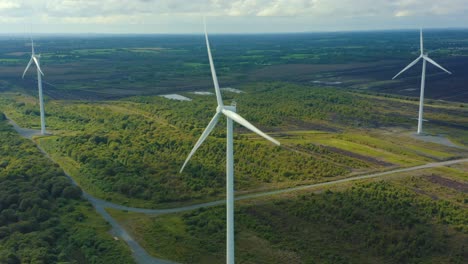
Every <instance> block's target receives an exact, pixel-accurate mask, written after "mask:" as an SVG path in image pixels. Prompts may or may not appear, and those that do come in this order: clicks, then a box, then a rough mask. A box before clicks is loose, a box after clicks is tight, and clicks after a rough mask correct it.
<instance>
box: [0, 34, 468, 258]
mask: <svg viewBox="0 0 468 264" xmlns="http://www.w3.org/2000/svg"><path fill="white" fill-rule="evenodd" d="M35 40H36V42H35V43H37V46H36V50H37V51H38V52H40V53H41V55H42V56H41V62H42V65H43V70H44V72H45V77H44V92H45V94H46V98H45V99H46V100H45V109H46V121H47V130H48V131H49V132H50V135H45V136H34V137H32V140H33V142H34V143H36V144H37V145H38V146H39V147H40V148H41V149H42V150H43V151H44V152H45V153H47V155H48V156H49V157H50V158H51V159H52V160H53V161H54V162H55V163H56V164H57V165H58V166H59V167H60V168H59V167H57V166H56V165H53V163H51V161H50V160H48V159H46V157H45V156H42V154H41V153H40V152H39V150H38V149H37V148H35V147H34V145H33V143H31V142H29V143H28V141H27V140H24V139H20V138H19V136H18V135H16V134H15V133H13V131H12V130H11V128H10V127H8V126H7V125H6V122H5V121H1V122H2V123H1V125H2V127H3V128H2V131H4V134H5V137H2V139H1V140H2V149H3V151H2V153H3V154H2V156H1V157H0V180H1V176H2V175H4V176H3V178H4V179H5V181H8V182H9V181H19V182H21V184H20V185H25V186H26V187H24V188H23V189H24V190H23V189H20V190H17V189H15V188H16V187H15V186H17V185H18V184H3V185H2V186H4V187H2V188H7V189H8V188H12V189H11V190H10V189H8V190H5V192H2V195H3V193H8V195H9V196H13V198H11V199H10V198H8V197H6V198H5V199H3V201H8V202H5V203H3V202H2V203H1V204H0V206H1V207H0V211H1V213H0V222H1V221H3V222H2V223H3V224H2V223H0V229H1V230H0V252H3V251H5V252H7V253H8V255H5V256H12V257H11V258H12V259H18V258H19V259H20V260H23V257H22V255H21V254H22V253H21V252H22V251H21V250H18V248H17V247H16V248H15V247H14V246H13V242H14V243H16V241H17V240H18V241H27V240H23V238H22V237H21V236H31V239H32V238H34V239H39V240H40V241H39V242H37V244H35V245H43V246H42V248H44V247H47V248H53V250H52V251H51V252H49V253H47V254H48V255H47V260H48V261H49V262H50V261H52V262H53V261H72V260H75V259H80V258H81V259H85V260H89V256H92V255H99V256H100V255H102V254H104V256H106V261H108V262H106V263H109V262H112V261H113V259H114V258H122V259H126V258H129V255H130V253H129V250H128V249H127V248H125V247H124V246H123V242H120V241H117V240H113V239H112V237H111V236H110V235H109V234H108V233H106V231H107V229H109V225H105V224H104V222H103V221H102V219H100V218H99V217H98V216H97V215H96V214H95V212H93V211H92V210H91V207H90V205H89V204H88V203H85V202H83V201H82V200H80V199H79V197H78V196H79V195H80V191H79V188H77V187H74V186H72V185H71V184H70V183H69V182H68V180H67V179H66V178H65V177H64V175H63V172H62V171H61V170H64V171H65V172H66V173H67V174H68V175H70V176H71V177H72V178H73V179H74V181H75V182H76V183H77V184H78V186H79V187H80V188H81V189H82V190H83V191H84V192H85V193H86V194H87V195H88V196H87V197H94V198H99V199H102V200H104V201H103V203H105V201H108V202H112V203H114V204H118V205H122V206H127V207H128V208H160V209H161V208H178V207H181V206H188V205H196V204H200V203H204V202H210V201H220V200H221V201H222V200H223V199H224V196H225V195H224V193H225V166H224V164H225V129H224V127H225V121H224V120H222V121H221V122H220V123H221V124H219V125H218V127H217V128H215V130H214V131H213V132H212V134H211V135H210V137H209V138H208V139H207V141H206V142H205V144H204V145H203V146H201V147H200V149H199V150H198V151H197V153H196V154H195V155H194V157H193V158H192V159H191V161H190V163H189V164H188V165H187V167H186V168H185V170H184V172H183V173H179V170H180V168H181V166H182V164H183V162H184V160H185V158H186V157H187V155H188V153H189V152H190V150H191V149H192V147H193V145H194V143H195V142H196V140H197V139H198V137H199V136H200V134H201V133H202V131H203V129H204V128H205V126H206V125H207V123H208V122H209V120H210V119H211V117H212V115H213V113H214V111H215V108H216V99H215V96H214V94H213V88H212V81H211V79H210V73H209V66H208V60H207V58H206V57H207V56H206V49H205V46H204V42H203V38H202V36H200V35H184V36H177V35H157V36H153V35H147V36H145V35H141V36H138V35H131V36H112V35H89V36H84V35H80V36H40V37H38V38H36V39H35ZM211 42H212V47H213V55H214V59H215V64H216V67H217V70H218V75H219V80H220V83H221V85H222V88H225V89H223V90H222V91H223V99H224V103H225V104H226V105H229V104H231V103H233V102H235V103H236V104H237V112H238V113H239V114H240V115H242V116H243V117H245V118H246V119H247V120H249V121H250V122H252V123H253V124H254V125H256V126H258V127H259V128H260V129H262V130H263V131H265V132H266V133H268V134H269V135H271V136H273V137H274V138H276V139H277V140H279V141H280V142H281V146H273V145H271V144H270V143H269V142H267V141H265V140H264V139H262V138H260V137H258V136H257V135H256V134H252V133H251V132H250V131H249V130H246V129H244V128H242V127H240V126H235V136H234V152H235V161H234V162H235V188H236V195H238V196H239V195H248V194H262V193H265V192H269V191H274V190H284V189H288V188H294V187H299V186H306V185H311V184H315V183H324V182H333V181H337V180H341V179H350V178H353V177H356V176H360V175H369V174H372V173H378V172H386V171H393V170H398V169H402V168H410V167H414V166H419V165H424V164H429V163H436V162H442V161H450V160H458V159H466V158H467V157H468V87H467V85H466V84H467V83H468V79H467V78H468V75H466V74H462V73H463V72H466V71H467V70H468V68H467V67H468V66H467V65H468V31H467V30H445V31H441V30H428V31H427V32H426V33H425V45H426V48H427V50H428V51H429V52H430V56H431V57H432V58H434V59H435V60H437V61H438V62H439V63H440V64H442V65H443V66H444V67H446V68H448V69H449V70H451V71H452V72H453V73H454V74H453V75H446V74H444V73H440V72H438V71H436V70H435V69H433V68H431V67H428V78H427V79H428V80H427V93H426V94H427V98H428V99H427V100H426V105H425V116H424V118H425V119H426V122H424V132H425V133H424V135H423V136H416V135H415V133H414V132H415V131H416V123H417V120H416V117H417V110H418V103H419V100H418V98H417V96H418V95H419V89H418V87H419V74H420V69H414V71H413V70H411V71H409V72H408V73H405V75H404V76H402V78H400V79H399V80H395V81H392V80H391V78H392V77H393V76H394V75H395V74H396V73H397V72H398V71H399V70H400V69H401V68H402V67H404V66H405V65H407V64H408V63H409V62H410V61H411V60H412V59H414V58H415V57H416V56H417V54H418V53H417V52H418V47H419V46H418V45H419V43H418V34H417V32H416V31H385V32H353V33H339V32H338V33H320V34H319V33H314V34H283V35H277V34H276V35H273V34H271V35H268V34H267V35H213V36H212V38H211ZM25 43H27V41H26V40H25V39H22V38H18V37H11V38H8V37H4V36H2V37H0V45H1V46H2V49H1V52H0V72H1V76H0V112H1V113H4V114H5V115H6V116H8V118H10V119H12V120H14V121H15V122H16V123H17V124H18V125H19V126H20V127H23V128H27V129H38V128H39V127H40V123H39V122H40V120H39V106H38V102H37V92H36V79H35V78H34V75H33V74H28V75H26V78H25V80H22V79H21V74H22V71H23V70H24V67H25V65H26V63H27V60H28V56H29V50H30V46H29V45H28V44H26V45H25ZM416 68H418V67H416ZM226 88H227V89H226ZM229 88H230V89H229ZM162 95H166V97H163V96H162ZM168 97H169V98H168ZM170 98H173V99H170ZM174 98H175V99H174ZM2 117H3V115H2ZM2 120H3V118H2ZM2 133H3V132H2ZM41 164H44V166H40V165H41ZM49 170H52V172H49ZM13 172H14V173H13ZM42 172H44V174H43V173H42ZM11 175H13V176H11ZM23 175H27V176H23ZM47 175H48V176H47ZM51 175H52V176H53V177H54V179H55V178H57V180H56V181H57V182H59V183H60V184H61V185H60V186H59V187H60V188H59V187H54V182H55V180H50V179H49V180H48V179H47V177H49V176H51ZM49 178H50V177H49ZM380 179H382V180H380ZM467 182H468V178H467V164H466V162H465V163H457V164H453V165H450V166H442V167H437V168H426V169H418V170H414V171H411V172H400V173H393V174H388V175H387V176H385V177H380V178H379V180H369V179H367V180H362V181H359V182H357V183H356V182H355V183H352V182H346V183H340V184H333V185H330V186H328V187H326V188H325V187H320V188H318V187H317V188H311V189H308V190H301V191H295V192H289V193H287V194H285V193H282V194H275V195H270V196H264V197H263V196H262V197H260V198H259V197H256V198H252V199H245V200H242V201H239V202H237V203H236V230H237V231H236V232H237V234H236V239H238V240H237V241H236V243H237V245H236V246H237V248H236V250H237V252H236V254H237V255H236V256H237V257H238V259H239V260H241V261H242V263H376V262H378V263H427V262H435V263H463V262H464V260H466V259H467V258H468V256H467V253H466V249H464V248H463V245H466V244H467V242H468V233H467V232H468V231H467V230H468V228H467V227H468V223H467V219H468V208H467V200H466V193H467V192H468V190H467ZM33 183H37V184H33ZM40 188H45V189H46V191H45V190H39V189H40ZM59 189H60V190H61V191H60V190H59ZM28 190H31V191H30V192H32V193H38V194H37V195H38V196H39V197H40V199H43V200H44V199H48V200H50V201H49V202H48V203H41V206H42V207H44V208H45V209H49V213H48V215H47V217H45V216H44V217H41V213H40V212H42V211H44V210H45V209H44V208H42V207H40V208H39V207H37V206H36V207H37V208H36V207H34V206H32V204H33V203H34V202H32V201H29V200H28V201H25V202H23V200H25V199H23V198H22V196H23V194H22V193H23V192H28ZM65 190H66V191H65ZM15 195H16V196H15ZM28 195H29V194H28ZM7 198H8V199H7ZM38 199H39V198H38ZM26 200H27V199H26ZM22 204H25V205H24V206H23V207H22ZM28 204H29V207H28ZM31 206H32V207H31ZM30 207H31V208H30ZM104 207H105V206H104ZM18 208H20V209H21V208H23V209H21V210H24V212H25V213H27V212H28V210H29V209H31V211H33V213H32V215H33V216H30V215H29V214H25V216H23V211H21V210H17V211H15V210H16V209H18ZM35 208H36V209H35ZM41 208H42V209H44V210H42V209H41ZM113 208H114V209H109V208H108V209H107V212H108V213H110V215H112V217H114V219H117V220H118V221H119V223H120V224H121V225H122V226H123V227H125V229H126V230H127V231H128V233H129V234H130V235H131V236H132V237H133V238H134V239H135V241H136V242H138V243H139V244H140V245H141V246H142V247H143V248H144V249H145V250H146V251H147V252H148V253H150V254H151V255H153V256H154V257H157V258H160V259H169V260H173V261H177V262H182V263H213V262H222V260H223V259H224V257H225V256H224V249H225V247H224V240H225V237H224V232H225V230H224V228H225V225H224V224H225V221H224V219H225V218H224V217H225V216H224V215H225V211H224V209H223V207H222V206H218V207H216V206H214V207H213V206H212V207H206V208H205V207H203V208H200V209H197V210H191V211H184V212H178V213H174V214H161V215H154V214H139V213H135V212H129V211H128V210H127V211H125V210H116V206H114V207H113ZM122 208H123V207H122ZM101 209H102V208H101ZM41 210H42V211H41ZM12 212H17V214H20V215H19V216H11V214H15V213H12ZM4 214H5V215H4ZM101 214H102V212H101ZM28 217H30V218H28ZM109 217H110V216H109ZM49 218H53V219H55V220H54V221H55V222H53V223H60V224H58V225H56V226H58V227H56V228H59V229H60V230H62V231H63V232H62V233H60V232H58V231H57V230H56V229H55V227H54V226H53V225H52V224H51V223H52V222H51V223H49V222H47V221H48V220H47V219H49ZM57 219H58V220H57ZM44 221H45V222H46V223H44ZM17 222H18V223H17ZM77 222H79V223H77ZM88 222H89V223H88ZM82 224H83V225H85V224H86V225H87V227H86V228H88V229H86V228H85V227H83V228H80V230H84V231H82V232H87V233H86V234H83V235H81V233H78V235H76V237H75V236H71V238H69V239H68V240H67V241H65V239H64V237H66V236H67V234H69V232H72V231H73V230H74V229H73V227H75V226H80V227H81V225H82ZM4 227H6V228H4ZM2 228H3V229H2ZM44 230H45V231H44ZM46 231H47V232H49V231H50V232H49V233H52V234H53V236H52V235H51V236H50V237H49V236H46V235H43V234H42V232H46ZM15 232H16V233H15ZM34 232H36V233H34ZM49 233H48V234H49ZM2 234H6V235H2ZM51 237H53V238H54V239H53V241H58V242H56V244H52V242H51V241H52V238H51ZM89 237H91V238H89ZM87 239H91V240H92V239H94V240H96V241H94V240H93V241H87ZM97 240H99V241H97ZM9 241H13V242H9ZM44 241H45V242H44ZM46 242H47V243H49V245H48V246H47V244H45V243H46ZM15 245H17V244H15ZM100 245H102V246H100ZM88 247H90V248H88ZM109 247H112V250H110V249H109ZM42 248H38V249H37V250H38V252H39V251H40V252H42V251H43V249H42ZM77 248H78V249H77ZM32 250H35V249H32ZM95 250H98V251H99V252H98V253H96V252H95ZM338 250H340V252H338ZM70 252H71V253H70ZM102 252H105V253H102ZM133 253H135V252H133ZM34 254H35V253H34ZM38 254H39V253H38ZM70 254H71V255H70ZM106 254H107V255H106ZM26 255H27V256H30V255H31V254H29V253H28V254H26ZM1 256H4V254H0V257H1ZM67 257H68V258H69V259H67ZM77 261H78V262H79V263H81V262H80V260H77ZM0 262H1V261H0ZM38 263H40V262H38ZM43 263H47V261H45V262H43ZM116 263H118V262H116ZM126 263H130V262H126Z"/></svg>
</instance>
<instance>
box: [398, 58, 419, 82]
mask: <svg viewBox="0 0 468 264" xmlns="http://www.w3.org/2000/svg"><path fill="white" fill-rule="evenodd" d="M421 58H422V56H419V57H418V58H417V59H415V60H414V61H413V62H411V63H410V64H408V66H406V67H405V68H404V69H403V70H401V71H400V72H399V73H398V74H397V75H395V76H393V78H392V80H393V79H395V78H396V77H398V75H400V74H402V73H403V72H404V71H406V70H407V69H409V68H411V67H413V65H415V64H416V63H417V62H418V61H419V60H420V59H421Z"/></svg>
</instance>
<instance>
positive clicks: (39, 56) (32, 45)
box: [21, 39, 44, 79]
mask: <svg viewBox="0 0 468 264" xmlns="http://www.w3.org/2000/svg"><path fill="white" fill-rule="evenodd" d="M40 58H41V55H40V54H37V55H36V54H35V52H34V42H33V40H32V39H31V59H30V60H29V62H28V65H27V66H26V69H24V72H23V76H22V77H21V78H23V79H24V75H25V74H26V72H27V71H28V69H29V67H30V66H31V64H32V63H33V62H34V64H35V65H36V67H37V71H38V72H39V73H40V74H41V75H42V76H44V72H42V69H41V66H40V63H39V59H40Z"/></svg>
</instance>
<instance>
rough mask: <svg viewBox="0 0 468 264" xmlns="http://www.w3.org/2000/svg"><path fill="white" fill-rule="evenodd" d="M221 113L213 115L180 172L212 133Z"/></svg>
mask: <svg viewBox="0 0 468 264" xmlns="http://www.w3.org/2000/svg"><path fill="white" fill-rule="evenodd" d="M219 115H220V113H219V112H218V113H216V114H215V115H214V116H213V118H212V119H211V121H210V123H209V124H208V126H207V127H206V128H205V131H203V133H202V135H201V136H200V138H199V139H198V141H197V143H195V146H194V147H193V149H192V151H190V154H189V155H188V157H187V159H186V160H185V162H184V165H182V168H181V169H180V173H182V171H183V170H184V168H185V165H187V163H188V161H189V160H190V158H191V157H192V156H193V154H194V153H195V152H196V151H197V149H198V148H199V147H200V145H201V144H202V143H203V141H205V139H206V138H207V137H208V135H210V133H211V131H212V130H213V128H214V127H215V126H216V124H217V123H218V119H219Z"/></svg>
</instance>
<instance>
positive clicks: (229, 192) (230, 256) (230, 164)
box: [180, 23, 280, 264]
mask: <svg viewBox="0 0 468 264" xmlns="http://www.w3.org/2000/svg"><path fill="white" fill-rule="evenodd" d="M205 40H206V47H207V50H208V58H209V61H210V68H211V76H212V77H213V83H214V87H215V92H216V100H217V101H218V107H217V108H216V114H215V115H214V116H213V118H212V119H211V121H210V123H209V124H208V126H207V127H206V128H205V131H203V133H202V135H201V136H200V138H199V139H198V141H197V143H196V144H195V146H194V147H193V149H192V151H191V152H190V154H189V155H188V157H187V159H186V160H185V162H184V165H183V166H182V168H181V169H180V172H182V171H183V170H184V167H185V165H187V162H188V161H189V160H190V158H191V157H192V155H193V154H194V153H195V151H197V149H198V148H199V147H200V145H201V144H202V143H203V141H205V139H206V138H207V137H208V135H209V134H210V132H211V131H212V130H213V128H214V127H215V126H216V124H217V123H218V119H219V117H220V116H221V115H225V116H226V123H227V134H226V144H227V147H226V211H227V212H226V221H227V228H226V251H227V252H226V263H227V264H234V154H233V129H232V127H233V124H232V121H233V120H234V121H236V122H237V123H239V124H241V125H242V126H244V127H246V128H248V129H250V130H251V131H253V132H255V133H257V134H258V135H260V136H262V137H264V138H265V139H267V140H269V141H271V142H273V143H274V144H276V145H278V146H279V145H280V143H279V142H278V141H276V140H275V139H273V138H272V137H270V136H268V135H267V134H265V133H263V132H262V131H260V130H259V129H258V128H256V127H255V126H253V125H252V124H251V123H249V122H248V121H247V120H245V119H244V118H243V117H241V116H240V115H238V114H237V113H236V107H235V106H226V105H224V104H223V100H222V98H221V92H220V90H219V84H218V78H217V77H216V70H215V67H214V64H213V58H212V57H211V50H210V43H209V40H208V34H207V32H206V23H205Z"/></svg>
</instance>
